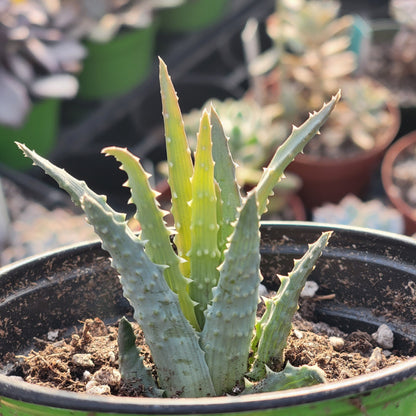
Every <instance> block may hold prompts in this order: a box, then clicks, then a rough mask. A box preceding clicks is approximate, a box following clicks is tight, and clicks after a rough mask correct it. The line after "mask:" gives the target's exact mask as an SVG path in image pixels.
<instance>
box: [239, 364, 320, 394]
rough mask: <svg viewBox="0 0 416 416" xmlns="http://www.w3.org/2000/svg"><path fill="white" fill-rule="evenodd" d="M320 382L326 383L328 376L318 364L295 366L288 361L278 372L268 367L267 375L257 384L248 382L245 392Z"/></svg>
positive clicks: (253, 392)
mask: <svg viewBox="0 0 416 416" xmlns="http://www.w3.org/2000/svg"><path fill="white" fill-rule="evenodd" d="M320 383H326V376H325V373H324V371H322V370H321V369H320V368H319V367H318V366H308V365H303V366H301V367H293V366H292V365H291V364H290V363H287V364H286V367H285V368H284V370H282V371H280V372H278V373H275V372H274V371H271V370H270V369H269V368H267V369H266V377H265V378H264V379H263V380H261V381H260V382H259V383H257V384H252V383H249V382H247V383H246V388H245V390H244V392H243V394H255V393H266V392H271V391H279V390H289V389H298V388H300V387H308V386H314V385H315V384H320Z"/></svg>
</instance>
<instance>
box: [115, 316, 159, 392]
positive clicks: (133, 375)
mask: <svg viewBox="0 0 416 416" xmlns="http://www.w3.org/2000/svg"><path fill="white" fill-rule="evenodd" d="M117 342H118V356H119V358H118V361H119V364H118V368H119V371H120V374H121V378H122V379H123V381H124V382H126V383H128V384H129V385H130V386H131V387H132V388H136V389H141V390H142V391H143V393H144V395H145V396H148V397H163V395H164V391H163V390H160V389H159V388H158V387H157V385H156V382H155V380H153V377H152V375H151V372H150V369H149V368H147V367H146V366H145V365H144V363H143V358H142V357H141V355H140V350H139V349H138V348H137V347H136V336H135V335H134V331H133V328H132V326H131V324H130V322H129V321H128V320H127V319H126V318H124V317H123V318H121V319H120V322H119V325H118V337H117Z"/></svg>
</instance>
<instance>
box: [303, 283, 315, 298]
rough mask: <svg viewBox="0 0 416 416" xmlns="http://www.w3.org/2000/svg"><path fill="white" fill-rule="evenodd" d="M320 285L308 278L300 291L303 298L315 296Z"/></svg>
mask: <svg viewBox="0 0 416 416" xmlns="http://www.w3.org/2000/svg"><path fill="white" fill-rule="evenodd" d="M318 289H319V285H318V283H316V282H314V281H313V280H308V281H306V283H305V286H304V287H303V289H302V292H301V293H300V297H301V298H313V297H314V296H315V293H316V292H317V291H318Z"/></svg>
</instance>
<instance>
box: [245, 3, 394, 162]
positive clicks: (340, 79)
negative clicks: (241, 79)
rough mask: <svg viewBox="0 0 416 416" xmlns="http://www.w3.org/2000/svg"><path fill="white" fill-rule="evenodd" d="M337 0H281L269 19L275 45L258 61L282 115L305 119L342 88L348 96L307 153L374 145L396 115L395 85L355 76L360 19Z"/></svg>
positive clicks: (288, 119) (257, 66) (270, 98)
mask: <svg viewBox="0 0 416 416" xmlns="http://www.w3.org/2000/svg"><path fill="white" fill-rule="evenodd" d="M339 9H340V2H339V1H336V0H310V1H306V0H300V1H296V2H292V1H290V0H278V1H277V2H276V10H275V12H274V13H273V14H272V15H271V16H270V17H269V19H268V21H267V31H268V34H269V36H270V37H271V39H272V41H273V46H272V48H271V49H270V50H269V51H267V52H266V53H264V54H263V56H260V57H259V59H258V61H257V63H255V64H254V65H253V68H252V71H253V72H254V73H268V74H269V75H268V77H269V79H272V80H273V83H274V84H277V87H276V86H274V87H273V88H269V89H268V97H267V101H266V102H267V103H272V102H275V103H279V104H280V105H281V107H282V108H283V109H284V113H283V115H282V119H283V120H285V121H286V122H287V123H290V122H292V121H295V122H299V121H300V120H301V119H303V118H304V117H305V116H306V114H308V112H309V111H311V110H313V109H314V108H316V107H317V103H321V102H324V101H326V100H328V99H329V97H331V96H332V95H333V94H334V93H335V92H336V91H337V89H338V88H341V90H342V91H343V98H342V99H341V101H340V103H339V105H338V106H337V107H336V109H335V110H334V114H333V117H331V119H330V120H328V123H326V124H325V127H324V128H323V129H322V135H320V136H319V138H317V140H314V141H313V143H311V144H310V145H308V146H307V148H306V152H307V153H317V154H321V155H322V154H323V155H324V156H329V157H340V156H343V155H345V153H346V150H348V151H349V152H351V153H355V152H357V151H362V150H368V149H369V148H372V147H374V146H375V145H376V138H377V135H378V133H379V132H381V131H383V129H385V128H386V127H387V126H388V125H389V123H390V121H391V116H390V114H389V112H388V110H387V103H388V101H389V100H391V95H390V93H389V91H388V90H387V89H386V88H384V87H382V86H381V85H376V84H375V82H373V81H371V80H370V79H368V78H364V77H360V78H357V77H355V70H356V68H357V56H356V54H355V53H354V52H353V51H352V50H351V34H352V30H353V25H354V19H353V17H352V16H350V15H345V16H342V17H338V12H339Z"/></svg>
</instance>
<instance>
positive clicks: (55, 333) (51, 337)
mask: <svg viewBox="0 0 416 416" xmlns="http://www.w3.org/2000/svg"><path fill="white" fill-rule="evenodd" d="M58 335H59V329H56V330H55V331H49V332H48V340H49V341H56V339H57V338H58Z"/></svg>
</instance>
